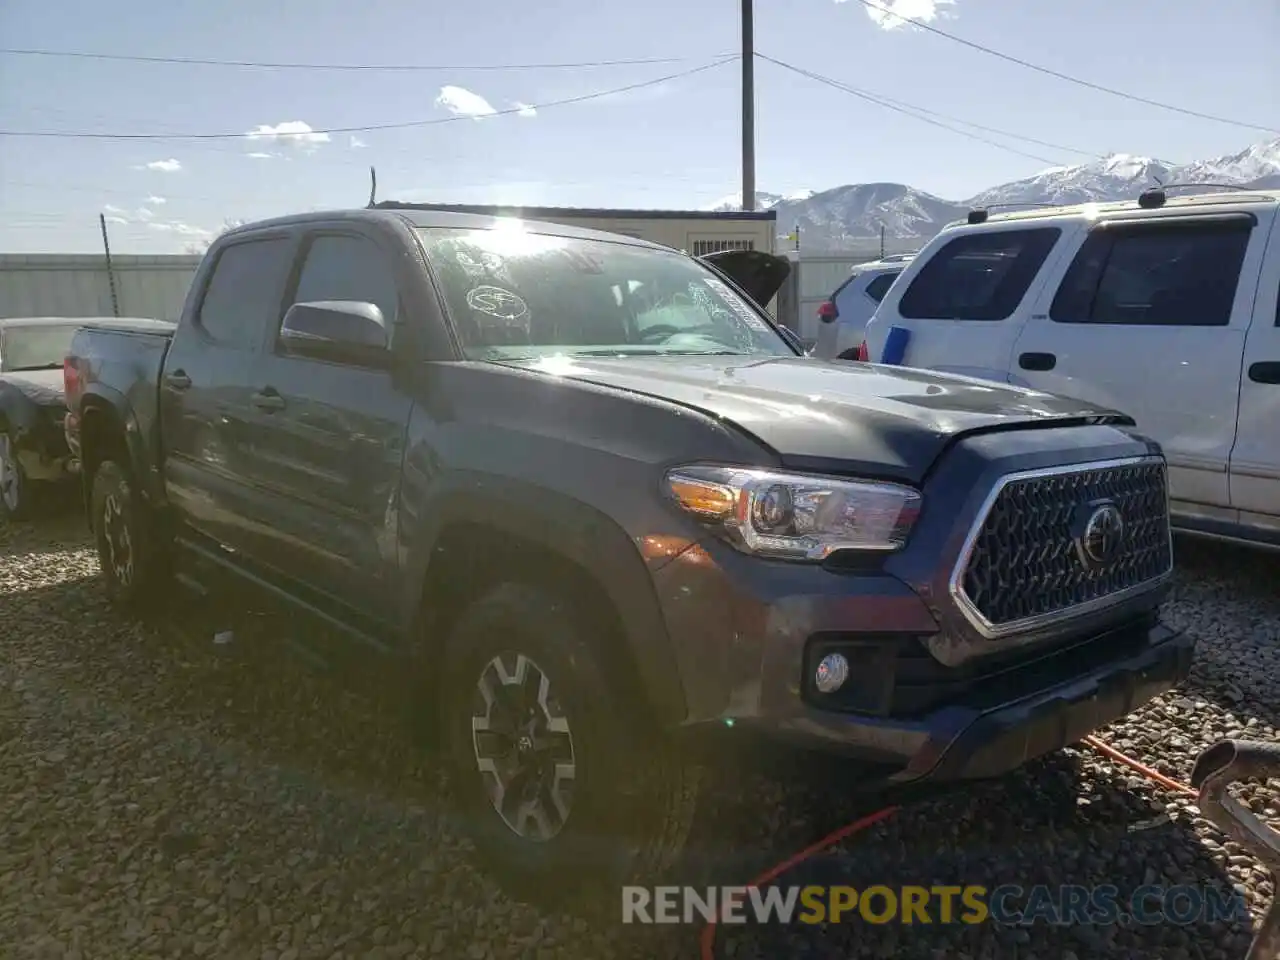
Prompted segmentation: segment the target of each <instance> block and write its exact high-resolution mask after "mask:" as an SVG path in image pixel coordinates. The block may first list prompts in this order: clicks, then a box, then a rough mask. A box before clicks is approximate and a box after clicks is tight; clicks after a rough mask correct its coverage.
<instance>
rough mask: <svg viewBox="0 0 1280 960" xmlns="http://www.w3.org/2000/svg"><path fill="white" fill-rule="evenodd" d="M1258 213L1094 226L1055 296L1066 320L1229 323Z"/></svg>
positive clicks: (1053, 310)
mask: <svg viewBox="0 0 1280 960" xmlns="http://www.w3.org/2000/svg"><path fill="white" fill-rule="evenodd" d="M1251 229H1252V221H1251V220H1248V219H1233V220H1231V221H1219V222H1213V221H1200V222H1194V221H1188V222H1184V223H1172V222H1170V223H1165V224H1160V223H1155V224H1151V225H1142V226H1137V227H1119V228H1107V227H1101V228H1098V229H1096V230H1094V231H1093V232H1092V233H1091V234H1090V235H1089V237H1088V238H1087V239H1086V240H1085V242H1084V244H1083V245H1082V246H1081V247H1080V252H1079V253H1077V254H1076V258H1075V260H1073V261H1072V263H1071V266H1070V267H1069V268H1068V270H1067V273H1066V276H1064V277H1063V279H1062V285H1061V286H1060V287H1059V288H1058V292H1057V294H1056V295H1055V296H1054V298H1053V305H1052V307H1050V309H1049V316H1050V317H1051V318H1052V319H1053V320H1056V321H1057V322H1059V323H1108V324H1118V325H1141V326H1170V327H1225V326H1226V325H1227V324H1229V323H1230V322H1231V307H1232V304H1233V303H1234V302H1235V297H1236V286H1237V285H1238V284H1239V282H1240V268H1241V266H1242V265H1243V263H1244V254H1245V249H1246V248H1247V247H1248V245H1249V233H1250V231H1251Z"/></svg>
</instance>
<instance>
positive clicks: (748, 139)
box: [742, 0, 756, 211]
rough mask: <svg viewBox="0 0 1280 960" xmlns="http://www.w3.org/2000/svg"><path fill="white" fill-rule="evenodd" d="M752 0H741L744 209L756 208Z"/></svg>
mask: <svg viewBox="0 0 1280 960" xmlns="http://www.w3.org/2000/svg"><path fill="white" fill-rule="evenodd" d="M752 3H753V0H742V209H743V210H747V211H750V210H754V209H755V208H756V69H755V68H756V44H755V23H754V16H753V13H754V11H753V10H752Z"/></svg>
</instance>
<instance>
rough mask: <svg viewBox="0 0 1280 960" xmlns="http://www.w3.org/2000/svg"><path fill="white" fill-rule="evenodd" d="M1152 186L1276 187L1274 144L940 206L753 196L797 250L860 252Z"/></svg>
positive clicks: (1026, 185)
mask: <svg viewBox="0 0 1280 960" xmlns="http://www.w3.org/2000/svg"><path fill="white" fill-rule="evenodd" d="M1157 183H1221V184H1236V185H1241V186H1249V187H1255V188H1258V189H1266V190H1271V189H1280V139H1276V140H1271V141H1267V142H1265V143H1257V144H1254V145H1253V146H1251V147H1248V148H1247V149H1245V150H1241V151H1240V152H1239V153H1233V154H1228V155H1226V156H1222V157H1214V158H1212V159H1209V160H1199V161H1195V162H1192V163H1186V164H1171V163H1167V162H1163V161H1160V160H1156V159H1153V158H1151V157H1141V156H1135V155H1132V154H1122V153H1117V154H1112V155H1111V156H1108V157H1103V158H1100V159H1098V160H1094V161H1091V162H1089V163H1081V164H1075V165H1072V166H1066V167H1054V168H1052V169H1049V170H1044V171H1041V172H1040V173H1038V174H1036V175H1035V176H1032V177H1026V178H1024V179H1022V180H1014V181H1012V182H1011V183H1004V184H1000V185H999V186H995V187H991V188H989V189H987V190H983V191H982V192H981V193H978V194H976V195H974V196H972V197H970V198H968V199H967V200H961V201H953V200H945V199H943V198H941V197H935V196H933V195H932V194H929V193H925V192H923V191H921V190H916V189H915V188H913V187H909V186H906V185H904V184H900V183H864V184H851V185H847V186H843V187H834V188H833V189H830V190H823V191H820V192H818V193H812V194H811V195H809V196H806V197H804V198H797V197H795V196H794V195H793V196H780V195H778V194H773V193H764V192H761V193H759V194H758V195H757V196H758V197H759V198H760V199H759V200H758V205H759V208H760V209H762V210H767V209H776V210H777V211H778V232H779V233H782V234H785V233H789V232H790V231H791V230H792V229H793V228H794V227H795V225H796V224H797V223H799V225H800V238H801V241H800V242H801V247H802V249H808V250H841V249H850V248H865V247H866V246H867V245H868V244H870V243H878V242H879V240H880V237H881V230H882V228H883V231H884V237H885V240H886V248H887V249H893V250H902V249H906V248H910V247H911V246H918V245H919V244H920V243H923V242H924V241H925V240H927V239H928V238H930V237H932V236H933V235H934V234H935V233H937V232H938V231H939V230H940V229H942V227H943V226H945V225H946V224H947V223H949V222H951V221H953V220H956V219H959V218H961V217H963V216H964V215H965V213H966V212H967V211H968V210H970V209H972V208H973V207H976V206H991V205H994V204H1069V203H1087V202H1090V201H1105V200H1126V199H1134V198H1136V197H1137V196H1138V194H1139V193H1141V192H1142V191H1143V190H1144V189H1146V188H1147V187H1150V186H1154V185H1155V184H1157ZM766 201H767V202H766ZM715 209H720V210H735V209H740V204H739V198H737V197H726V198H725V199H724V200H722V201H720V202H719V203H718V204H717V205H716V207H715Z"/></svg>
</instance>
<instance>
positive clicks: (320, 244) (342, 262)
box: [293, 235, 399, 329]
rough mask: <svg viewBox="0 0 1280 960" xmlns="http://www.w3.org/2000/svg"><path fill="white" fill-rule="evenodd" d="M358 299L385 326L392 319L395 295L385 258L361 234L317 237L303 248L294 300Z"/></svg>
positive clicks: (392, 274)
mask: <svg viewBox="0 0 1280 960" xmlns="http://www.w3.org/2000/svg"><path fill="white" fill-rule="evenodd" d="M315 300H359V301H362V302H364V303H372V304H375V305H376V306H377V307H378V309H379V310H381V311H382V319H383V320H385V321H386V323H387V327H388V329H390V327H391V324H392V323H393V322H394V321H395V319H396V308H397V305H398V303H399V296H398V294H397V291H396V278H395V274H394V273H393V272H392V270H391V264H390V263H388V262H387V257H386V256H385V255H384V254H383V252H382V251H381V250H380V249H378V246H377V245H376V244H375V243H374V242H373V241H372V240H369V239H367V238H365V237H358V236H354V235H329V236H324V235H321V236H318V237H316V238H315V239H313V240H312V241H311V243H310V244H309V245H308V247H307V254H306V260H305V261H303V264H302V272H301V274H299V276H298V286H297V289H296V290H295V291H294V294H293V302H294V303H311V302H312V301H315Z"/></svg>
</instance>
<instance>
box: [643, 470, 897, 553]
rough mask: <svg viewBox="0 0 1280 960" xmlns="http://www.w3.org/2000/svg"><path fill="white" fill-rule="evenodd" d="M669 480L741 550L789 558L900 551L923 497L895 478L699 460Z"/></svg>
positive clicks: (679, 499) (675, 492)
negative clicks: (832, 474) (875, 478)
mask: <svg viewBox="0 0 1280 960" xmlns="http://www.w3.org/2000/svg"><path fill="white" fill-rule="evenodd" d="M666 480H667V487H668V489H669V490H670V491H671V495H672V497H673V498H674V499H675V501H676V503H678V504H679V505H680V506H681V507H683V508H684V509H685V510H687V511H688V512H689V513H691V514H693V515H694V516H695V517H697V518H698V519H699V520H702V521H703V522H705V523H708V524H713V525H715V526H716V527H717V528H719V529H720V530H721V531H723V532H724V533H725V534H726V536H727V537H728V539H729V540H730V542H732V543H733V544H734V545H735V546H736V547H738V548H739V549H740V550H743V551H744V552H746V553H754V554H759V555H761V556H767V557H776V558H779V559H786V560H825V559H826V558H827V557H829V556H831V554H833V553H836V552H837V551H840V550H862V551H892V550H897V549H899V548H901V547H902V546H903V544H905V543H906V542H907V536H908V535H909V534H910V533H911V527H912V525H913V524H914V523H915V520H916V517H917V516H918V515H919V513H920V503H921V497H920V494H919V493H918V492H917V491H915V490H912V489H911V488H910V487H904V486H900V485H899V484H896V483H880V482H877V481H872V480H839V479H836V478H834V477H818V476H806V475H804V474H797V473H782V472H777V471H772V470H749V469H745V468H742V467H711V466H701V465H698V466H688V467H676V468H674V469H672V470H670V471H668V472H667V477H666Z"/></svg>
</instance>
